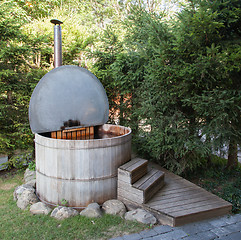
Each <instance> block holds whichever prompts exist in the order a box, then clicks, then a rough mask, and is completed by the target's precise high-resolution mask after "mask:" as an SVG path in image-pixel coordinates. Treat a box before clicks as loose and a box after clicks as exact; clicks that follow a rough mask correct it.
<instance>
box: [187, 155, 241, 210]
mask: <svg viewBox="0 0 241 240" xmlns="http://www.w3.org/2000/svg"><path fill="white" fill-rule="evenodd" d="M226 161H227V160H225V159H221V158H218V157H213V159H212V163H211V165H210V166H208V167H207V166H206V167H204V168H201V169H198V171H196V172H195V173H189V174H188V175H186V176H185V178H186V179H188V180H189V181H191V182H193V183H195V184H197V185H198V186H200V187H202V188H204V189H206V190H207V191H209V192H212V193H213V194H215V195H217V196H219V197H220V198H222V199H224V200H226V201H228V202H230V203H232V212H233V213H240V212H241V166H240V165H239V167H237V168H236V169H232V170H229V169H227V168H226Z"/></svg>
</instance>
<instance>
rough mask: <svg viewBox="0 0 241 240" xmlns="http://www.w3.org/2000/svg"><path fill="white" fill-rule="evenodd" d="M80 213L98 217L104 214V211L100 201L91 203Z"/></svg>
mask: <svg viewBox="0 0 241 240" xmlns="http://www.w3.org/2000/svg"><path fill="white" fill-rule="evenodd" d="M80 215H81V216H86V217H90V218H98V217H101V216H102V211H101V209H100V205H99V204H98V203H91V204H89V205H88V206H87V208H85V209H84V210H83V211H82V212H81V213H80Z"/></svg>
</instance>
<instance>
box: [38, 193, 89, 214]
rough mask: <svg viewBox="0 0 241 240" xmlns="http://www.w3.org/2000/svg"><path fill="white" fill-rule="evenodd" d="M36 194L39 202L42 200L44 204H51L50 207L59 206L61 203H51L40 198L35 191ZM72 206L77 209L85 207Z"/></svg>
mask: <svg viewBox="0 0 241 240" xmlns="http://www.w3.org/2000/svg"><path fill="white" fill-rule="evenodd" d="M36 195H37V197H38V199H39V200H40V201H41V202H43V203H45V204H47V205H49V206H51V207H57V206H61V205H59V204H53V203H50V202H48V201H46V200H44V199H42V198H41V197H40V196H39V194H38V193H36ZM63 207H64V206H63ZM70 207H71V206H70ZM72 208H74V209H78V210H83V209H85V208H86V207H72Z"/></svg>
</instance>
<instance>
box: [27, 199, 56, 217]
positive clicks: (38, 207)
mask: <svg viewBox="0 0 241 240" xmlns="http://www.w3.org/2000/svg"><path fill="white" fill-rule="evenodd" d="M51 211H52V209H51V208H50V207H49V206H48V205H46V204H45V203H43V202H37V203H34V204H33V205H31V206H30V212H31V213H32V214H45V215H48V214H49V213H50V212H51Z"/></svg>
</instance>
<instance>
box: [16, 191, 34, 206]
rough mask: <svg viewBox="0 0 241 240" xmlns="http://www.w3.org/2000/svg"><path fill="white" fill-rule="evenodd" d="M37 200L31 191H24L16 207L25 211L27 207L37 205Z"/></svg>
mask: <svg viewBox="0 0 241 240" xmlns="http://www.w3.org/2000/svg"><path fill="white" fill-rule="evenodd" d="M38 201H39V200H38V198H37V196H36V195H35V193H34V192H33V191H32V190H31V189H25V190H24V191H23V193H22V194H21V195H20V197H19V198H18V201H17V206H18V207H19V208H21V209H23V210H25V209H27V207H28V206H29V205H32V204H34V203H37V202H38Z"/></svg>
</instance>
